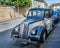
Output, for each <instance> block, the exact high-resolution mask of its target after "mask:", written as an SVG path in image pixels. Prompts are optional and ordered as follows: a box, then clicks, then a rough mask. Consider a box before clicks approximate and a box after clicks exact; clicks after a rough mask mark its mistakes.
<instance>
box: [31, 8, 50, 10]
mask: <svg viewBox="0 0 60 48" xmlns="http://www.w3.org/2000/svg"><path fill="white" fill-rule="evenodd" d="M36 9H37V10H51V9H50V8H31V9H30V10H36Z"/></svg>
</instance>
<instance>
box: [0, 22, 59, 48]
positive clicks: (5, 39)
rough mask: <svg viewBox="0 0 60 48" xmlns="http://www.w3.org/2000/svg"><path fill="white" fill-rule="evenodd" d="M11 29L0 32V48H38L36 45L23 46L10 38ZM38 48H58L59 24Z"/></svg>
mask: <svg viewBox="0 0 60 48" xmlns="http://www.w3.org/2000/svg"><path fill="white" fill-rule="evenodd" d="M11 31H12V29H9V30H6V31H3V32H0V48H38V47H37V46H36V45H29V46H28V45H25V44H22V43H20V42H19V41H16V40H12V39H11V38H10V34H11ZM40 48H60V23H58V24H57V26H56V28H55V29H54V30H53V31H52V32H51V33H50V35H49V36H48V38H47V40H46V41H45V42H44V43H43V44H41V46H40Z"/></svg>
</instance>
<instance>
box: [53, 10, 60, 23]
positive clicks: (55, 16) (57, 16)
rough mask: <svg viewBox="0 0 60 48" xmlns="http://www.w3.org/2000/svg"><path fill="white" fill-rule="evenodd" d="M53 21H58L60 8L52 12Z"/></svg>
mask: <svg viewBox="0 0 60 48" xmlns="http://www.w3.org/2000/svg"><path fill="white" fill-rule="evenodd" d="M53 20H54V23H58V22H59V20H60V9H57V10H55V11H54V12H53Z"/></svg>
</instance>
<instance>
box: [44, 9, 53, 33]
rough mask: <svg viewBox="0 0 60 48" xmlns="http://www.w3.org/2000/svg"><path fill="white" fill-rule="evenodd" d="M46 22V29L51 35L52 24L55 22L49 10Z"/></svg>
mask: <svg viewBox="0 0 60 48" xmlns="http://www.w3.org/2000/svg"><path fill="white" fill-rule="evenodd" d="M44 22H45V27H46V29H47V31H48V33H49V32H50V31H51V30H52V22H53V20H52V15H51V11H49V10H46V11H45V18H44Z"/></svg>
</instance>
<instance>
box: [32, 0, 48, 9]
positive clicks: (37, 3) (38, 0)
mask: <svg viewBox="0 0 60 48" xmlns="http://www.w3.org/2000/svg"><path fill="white" fill-rule="evenodd" d="M34 7H40V8H47V7H48V5H47V3H46V2H45V1H44V0H32V8H34Z"/></svg>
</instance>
